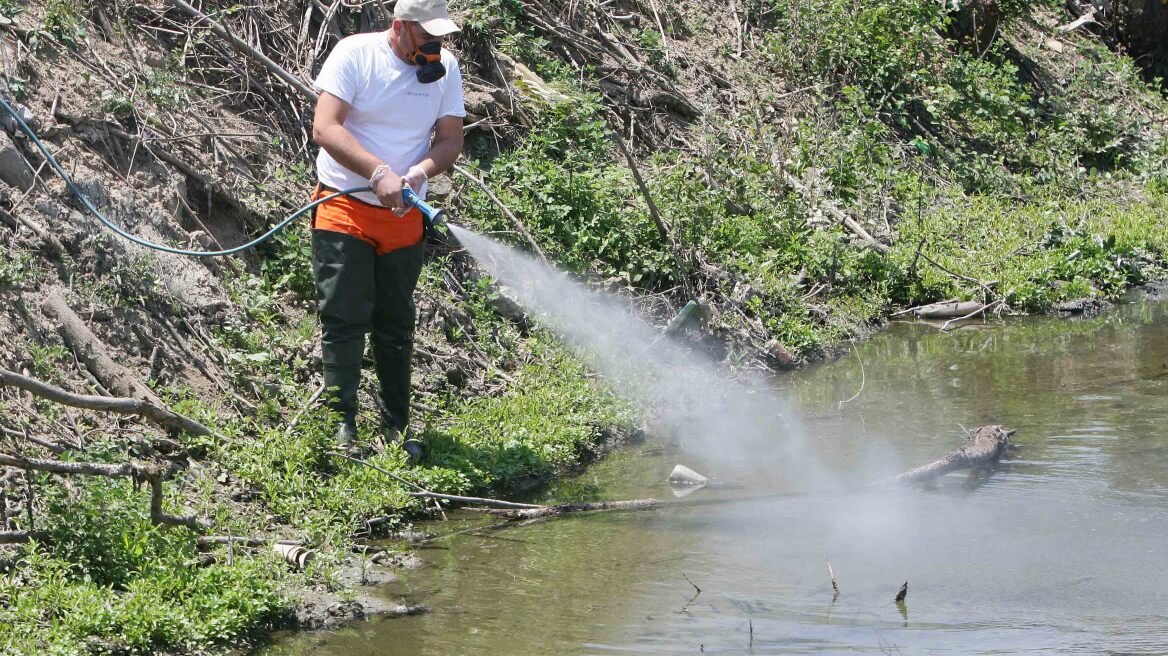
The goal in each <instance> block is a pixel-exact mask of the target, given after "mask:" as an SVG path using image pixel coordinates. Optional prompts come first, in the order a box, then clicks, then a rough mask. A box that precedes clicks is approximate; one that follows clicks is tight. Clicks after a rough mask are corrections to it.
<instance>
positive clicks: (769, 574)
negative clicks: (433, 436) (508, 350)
mask: <svg viewBox="0 0 1168 656" xmlns="http://www.w3.org/2000/svg"><path fill="white" fill-rule="evenodd" d="M861 366H862V369H861ZM775 385H776V386H777V387H780V388H782V389H783V391H782V392H780V393H781V394H783V395H786V396H788V397H790V398H791V399H793V401H794V403H795V405H796V406H797V407H798V408H799V409H800V414H801V415H802V417H803V421H802V424H803V426H804V430H805V432H806V433H807V436H808V438H809V440H810V441H811V442H812V444H813V445H814V450H815V452H816V453H817V454H818V457H819V459H820V461H821V462H824V463H828V464H829V466H830V469H831V471H832V472H833V475H834V476H835V478H836V480H837V482H838V483H839V484H838V485H834V486H831V487H826V488H823V489H818V490H816V489H812V490H806V489H802V490H795V489H792V488H791V486H790V485H787V484H786V483H785V481H784V478H786V477H784V476H782V475H779V474H773V473H771V472H768V471H767V470H766V469H762V470H759V469H757V468H753V469H752V468H739V469H727V468H725V465H724V463H721V462H720V461H719V460H717V459H712V460H708V461H703V459H702V458H701V457H699V456H697V455H695V454H691V453H687V452H685V451H683V450H682V449H681V448H680V447H678V446H676V445H673V444H670V443H669V442H668V441H667V440H663V441H652V440H650V441H648V442H646V443H644V444H641V445H637V446H634V447H630V448H628V449H625V450H623V451H621V452H620V453H618V454H615V455H613V456H611V457H609V458H608V459H607V460H605V461H604V462H602V463H600V464H598V465H596V466H594V467H592V468H591V469H589V470H588V471H587V472H586V473H585V474H583V475H581V476H579V477H577V478H574V479H570V480H566V481H562V482H560V483H557V484H555V485H554V486H552V487H551V488H550V489H548V490H546V491H545V492H543V493H542V494H541V497H540V499H541V500H544V501H552V500H577V499H589V500H592V499H621V498H642V497H657V498H671V497H672V495H671V491H670V489H669V487H668V485H667V484H666V483H665V479H666V478H667V476H668V474H669V472H670V470H671V469H672V468H673V466H674V464H676V463H684V464H686V465H688V466H690V467H692V468H693V469H696V470H698V471H699V472H702V473H704V474H706V475H708V476H711V477H713V478H715V479H717V480H718V481H719V482H720V483H722V484H721V485H719V486H715V487H709V488H706V489H702V490H699V491H696V492H694V493H692V494H690V495H689V496H686V497H684V498H681V499H677V500H676V503H674V504H672V505H670V506H668V507H666V508H662V509H658V510H654V511H647V512H631V513H607V514H598V515H593V516H580V517H570V518H563V519H558V520H553V521H547V522H543V523H537V524H533V525H529V526H523V527H511V528H506V529H502V530H500V529H496V528H490V527H488V526H487V525H486V523H484V522H483V520H482V519H481V518H478V517H469V518H468V517H465V516H454V517H452V518H451V521H449V522H434V523H430V524H427V525H425V526H424V527H423V528H424V530H426V531H428V532H430V533H432V534H433V535H435V536H444V535H445V536H446V537H439V538H438V539H435V540H433V541H431V542H429V543H428V544H427V545H425V546H424V547H423V548H422V549H421V552H420V555H421V557H422V560H423V563H424V564H423V565H422V566H421V567H420V568H418V569H416V570H410V571H405V572H400V579H399V580H398V581H395V582H393V583H390V584H387V585H385V586H383V587H381V588H379V591H378V593H379V594H382V595H384V596H386V597H387V598H389V599H392V600H399V599H404V600H405V601H407V602H409V603H415V604H424V605H426V606H428V607H429V608H430V609H431V611H430V612H429V613H427V614H424V615H419V616H413V617H406V618H401V619H392V620H378V621H371V622H364V623H359V624H357V625H355V626H352V627H349V628H345V629H343V630H341V631H337V632H333V633H324V634H308V635H300V636H294V637H291V638H288V639H286V640H283V641H281V642H280V643H279V644H277V645H276V646H275V647H274V648H273V649H271V650H270V653H271V654H273V655H275V654H281V655H282V654H313V655H317V656H325V655H328V656H366V655H370V656H372V655H381V654H423V655H424V654H435V655H437V654H508V655H512V656H526V655H535V654H625V653H652V654H674V653H676V654H682V653H702V652H704V653H732V654H743V653H755V654H789V653H810V652H815V653H843V652H858V653H889V654H898V653H930V654H931V653H959V654H970V653H1022V652H1030V653H1054V652H1058V653H1091V654H1095V653H1115V654H1121V653H1122V654H1129V653H1131V654H1164V653H1168V567H1166V565H1168V557H1166V556H1168V435H1166V434H1165V431H1164V424H1165V420H1166V419H1168V394H1166V392H1168V305H1166V304H1164V303H1160V302H1150V301H1139V302H1131V303H1128V304H1125V305H1122V306H1120V307H1118V308H1117V309H1115V310H1112V311H1109V312H1107V313H1105V314H1104V315H1102V316H1101V317H1098V318H1095V319H1090V320H1057V319H1052V318H1022V319H1011V320H1008V321H1006V322H1004V323H990V324H987V325H980V324H976V325H970V326H967V327H964V328H961V329H959V330H956V331H952V332H948V333H941V332H939V331H938V330H937V329H936V327H933V326H929V325H925V324H910V323H901V324H895V325H893V326H892V327H890V329H888V330H886V331H884V332H883V333H881V334H879V335H877V336H876V337H874V338H873V339H870V340H868V341H866V342H863V343H861V344H858V345H857V346H856V352H855V353H854V354H853V355H849V356H846V357H844V358H841V359H839V360H837V361H834V362H831V363H828V364H825V365H823V366H819V367H816V368H813V369H810V370H808V371H802V372H798V373H796V374H794V375H792V376H790V377H788V378H783V379H780V380H778V381H776V383H775ZM861 388H862V391H861V393H860V394H859V395H858V396H857V397H856V398H855V400H853V401H850V402H848V403H846V404H843V405H842V406H841V405H840V401H843V400H846V399H848V398H850V397H852V396H853V395H855V394H856V392H857V390H861ZM986 424H1003V425H1005V426H1007V427H1009V428H1013V429H1016V430H1017V433H1016V434H1015V435H1014V437H1013V441H1014V442H1015V443H1016V444H1018V445H1020V446H1021V448H1020V449H1019V450H1017V451H1015V452H1013V453H1011V454H1010V455H1008V456H1006V457H1005V458H1004V460H1003V462H1002V464H1001V465H1000V466H999V467H998V468H997V469H996V470H995V471H994V472H992V474H991V475H988V476H987V475H982V476H976V477H971V476H969V475H968V474H966V473H958V474H951V475H949V476H946V477H944V478H943V479H942V480H941V481H939V482H938V484H936V485H934V486H931V487H927V488H916V489H900V488H897V487H894V486H893V487H889V486H879V485H876V486H874V485H870V483H872V482H874V481H878V480H879V479H881V478H883V477H885V476H888V475H893V474H896V473H898V472H899V471H902V470H905V469H909V468H911V467H913V466H916V465H919V464H923V463H925V462H928V461H930V460H933V459H935V458H937V457H940V456H942V455H944V454H945V453H947V452H949V451H952V450H954V449H955V448H957V447H959V446H960V445H961V444H962V441H963V433H962V426H964V427H968V428H973V427H976V426H981V425H986ZM727 439H731V436H728V437H727ZM776 439H782V437H781V436H777V437H776ZM764 460H765V459H764ZM711 468H712V469H711ZM476 526H478V527H481V528H479V529H478V530H471V529H474V527H476ZM455 531H463V532H461V533H459V534H457V535H453V532H455ZM829 559H830V562H831V566H832V568H833V570H834V573H835V576H836V578H837V580H838V584H839V590H840V592H839V594H838V595H835V594H834V593H833V591H832V587H831V582H830V579H829V577H828V568H827V562H828V560H829ZM905 581H907V582H908V595H907V598H906V599H905V602H904V603H903V604H897V603H896V602H895V601H894V598H895V596H896V593H897V591H898V590H899V589H900V586H901V584H902V583H904V582H905ZM697 588H700V589H701V593H700V594H698V593H697Z"/></svg>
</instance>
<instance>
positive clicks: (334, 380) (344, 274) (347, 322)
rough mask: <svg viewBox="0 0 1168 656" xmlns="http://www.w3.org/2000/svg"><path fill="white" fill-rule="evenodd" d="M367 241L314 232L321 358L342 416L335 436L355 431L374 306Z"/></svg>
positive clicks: (333, 400) (331, 402)
mask: <svg viewBox="0 0 1168 656" xmlns="http://www.w3.org/2000/svg"><path fill="white" fill-rule="evenodd" d="M375 259H376V252H375V250H374V248H373V246H372V245H371V244H368V243H366V242H364V241H362V240H360V239H358V238H356V237H353V236H351V235H347V234H344V233H340V232H332V231H328V230H313V231H312V271H313V274H314V275H315V276H316V292H317V299H318V301H319V303H320V326H321V356H322V359H323V361H324V384H325V388H326V391H327V392H329V394H330V396H329V399H328V406H329V408H331V409H332V410H334V411H335V412H336V413H337V414H339V415H340V417H341V427H340V428H339V429H338V431H337V435H338V437H339V438H343V437H345V436H346V435H347V434H355V433H356V431H355V427H356V420H357V389H358V387H359V386H360V384H361V359H362V357H363V355H364V353H365V335H366V333H368V332H369V330H370V327H371V319H372V316H373V307H374V301H373V298H374V289H373V286H374V278H373V271H374V262H375Z"/></svg>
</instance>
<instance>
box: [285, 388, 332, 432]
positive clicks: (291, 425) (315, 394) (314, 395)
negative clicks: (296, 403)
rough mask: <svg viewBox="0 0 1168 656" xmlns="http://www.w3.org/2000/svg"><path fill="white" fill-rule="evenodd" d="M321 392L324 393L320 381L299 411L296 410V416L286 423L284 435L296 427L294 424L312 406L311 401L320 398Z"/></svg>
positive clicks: (313, 401) (298, 421) (314, 401)
mask: <svg viewBox="0 0 1168 656" xmlns="http://www.w3.org/2000/svg"><path fill="white" fill-rule="evenodd" d="M321 394H324V383H321V384H320V387H318V388H316V391H315V392H313V393H312V396H310V397H308V400H307V401H305V402H304V405H303V406H301V407H300V412H297V413H296V416H295V417H293V418H292V421H291V422H289V423H288V428H286V429H284V436H285V437H287V436H289V435H291V434H292V431H293V430H294V429H295V428H296V424H298V423H300V419H301V418H302V417H304V413H306V412H308V409H309V408H311V407H312V404H313V403H316V400H317V399H319V398H320V395H321Z"/></svg>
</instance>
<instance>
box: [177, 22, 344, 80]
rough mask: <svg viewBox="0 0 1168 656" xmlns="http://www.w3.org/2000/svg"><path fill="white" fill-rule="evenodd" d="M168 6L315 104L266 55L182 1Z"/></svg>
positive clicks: (293, 77) (290, 76)
mask: <svg viewBox="0 0 1168 656" xmlns="http://www.w3.org/2000/svg"><path fill="white" fill-rule="evenodd" d="M170 4H172V5H174V6H175V7H177V8H178V9H180V10H182V11H183V12H184V13H186V14H188V15H190V16H191V17H193V18H194V19H195V20H196V24H197V23H198V22H204V23H206V24H207V26H208V27H209V28H211V31H212V32H214V33H215V34H218V35H219V36H221V37H223V38H224V39H227V41H228V42H230V43H231V45H232V46H233V47H234V48H235V49H236V50H238V51H239V52H241V53H243V54H245V55H247V56H248V57H251V58H252V59H254V60H255V61H257V62H259V63H260V64H262V65H263V67H264V68H266V69H268V71H270V72H271V73H272V74H273V75H275V76H276V77H278V78H280V79H281V80H283V81H284V82H286V83H287V84H288V85H289V86H291V87H292V88H293V89H295V90H296V91H298V92H300V94H301V95H302V96H304V97H305V98H307V99H308V100H310V101H312V102H316V99H317V93H316V92H315V91H313V90H312V89H311V88H309V86H308V85H307V84H305V83H303V82H301V81H300V80H299V79H298V78H296V76H294V75H292V74H291V73H289V72H288V71H286V70H284V68H283V67H281V66H280V65H279V64H277V63H276V62H274V61H272V60H271V59H269V58H268V56H267V55H265V54H264V53H262V52H260V51H259V50H256V49H255V48H253V47H252V46H251V44H249V43H248V42H246V41H244V40H243V39H241V38H239V37H237V36H235V35H234V34H232V33H231V32H228V31H227V29H226V28H224V27H223V26H222V25H220V24H219V23H217V22H215V20H214V19H212V18H211V17H210V16H208V15H206V14H204V13H203V12H201V11H199V10H198V9H196V8H194V7H192V6H191V5H189V4H187V3H186V2H183V0H170ZM338 4H340V3H338Z"/></svg>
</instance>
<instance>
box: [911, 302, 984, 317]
mask: <svg viewBox="0 0 1168 656" xmlns="http://www.w3.org/2000/svg"><path fill="white" fill-rule="evenodd" d="M986 307H987V306H986V304H984V303H979V302H977V301H963V302H960V303H958V302H946V303H933V304H932V305H923V306H921V307H919V308H914V309H913V311H912V314H913V316H914V317H916V318H918V319H956V318H959V317H967V316H971V315H976V314H979V313H980V312H981V311H984V310H985V309H986Z"/></svg>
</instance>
